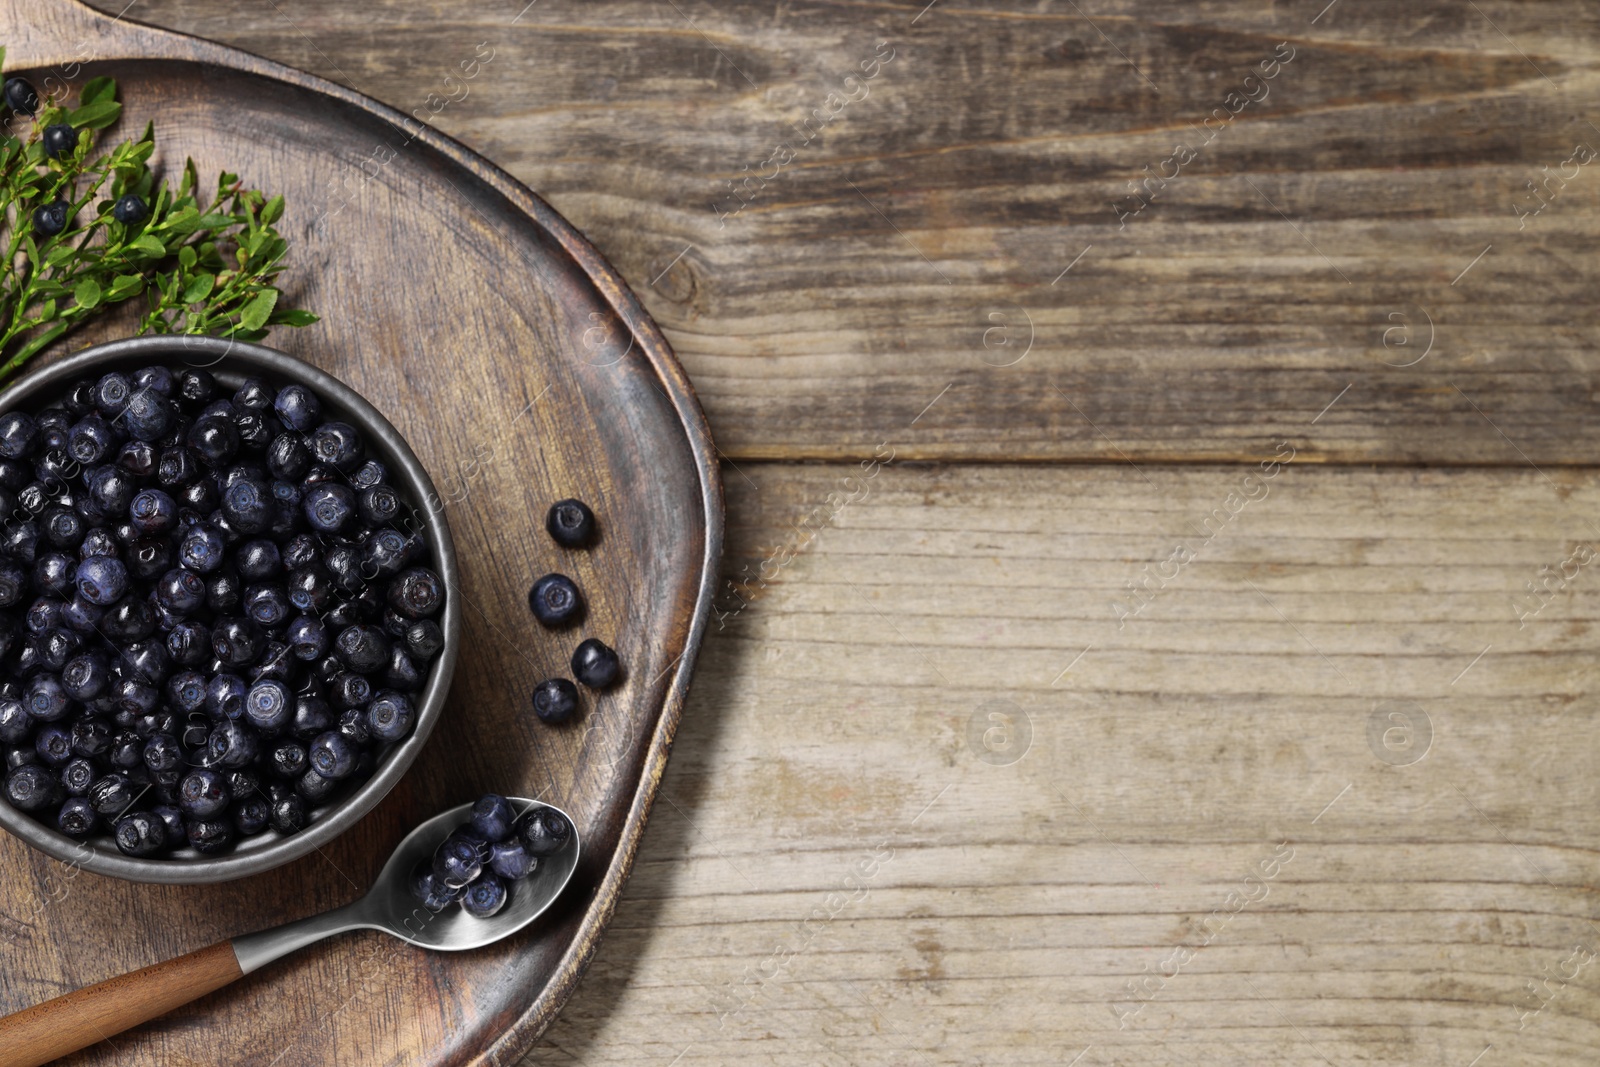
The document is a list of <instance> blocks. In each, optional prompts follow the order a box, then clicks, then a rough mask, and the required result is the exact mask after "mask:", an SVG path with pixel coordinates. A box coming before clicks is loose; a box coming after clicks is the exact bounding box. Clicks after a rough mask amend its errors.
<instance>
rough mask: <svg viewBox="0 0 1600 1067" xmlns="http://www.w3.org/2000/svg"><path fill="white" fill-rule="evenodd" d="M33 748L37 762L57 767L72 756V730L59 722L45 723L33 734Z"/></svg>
mask: <svg viewBox="0 0 1600 1067" xmlns="http://www.w3.org/2000/svg"><path fill="white" fill-rule="evenodd" d="M33 750H34V751H35V752H37V753H38V754H39V762H41V763H43V764H45V765H46V766H50V767H59V766H61V765H62V764H63V763H66V762H67V761H68V760H70V759H71V758H72V731H71V730H69V729H68V728H67V727H65V726H62V725H61V724H60V723H54V722H52V723H47V724H45V725H44V726H42V727H40V728H39V732H38V733H36V734H34V735H33Z"/></svg>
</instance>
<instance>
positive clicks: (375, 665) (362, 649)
mask: <svg viewBox="0 0 1600 1067" xmlns="http://www.w3.org/2000/svg"><path fill="white" fill-rule="evenodd" d="M333 650H334V653H335V654H336V655H337V656H338V657H339V659H340V661H341V662H343V663H344V665H345V666H346V667H348V668H349V669H350V670H352V671H356V672H358V673H361V674H370V673H371V672H373V671H375V670H378V669H379V668H380V667H383V666H384V665H386V664H387V663H388V661H389V638H388V637H387V636H385V635H384V632H383V631H382V630H380V629H379V628H378V627H376V626H370V625H356V626H349V627H346V628H345V629H344V630H342V631H340V633H339V636H338V637H337V638H335V639H334V642H333Z"/></svg>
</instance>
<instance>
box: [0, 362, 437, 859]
mask: <svg viewBox="0 0 1600 1067" xmlns="http://www.w3.org/2000/svg"><path fill="white" fill-rule="evenodd" d="M163 356H164V357H165V359H166V360H167V361H168V362H169V363H172V362H177V361H180V360H181V361H182V362H183V363H185V364H187V365H188V366H189V367H193V368H195V369H202V370H211V369H213V368H220V369H223V370H226V371H237V370H240V369H243V370H245V371H246V372H249V371H251V370H255V371H258V372H265V373H266V374H267V375H268V376H269V377H271V376H276V377H278V378H281V379H286V380H292V381H296V382H299V383H300V384H303V385H306V386H308V387H309V388H311V389H312V390H314V391H315V392H316V393H317V394H318V396H319V397H321V398H322V399H323V400H324V401H326V402H327V403H328V406H330V407H332V408H335V409H337V410H338V411H339V412H340V413H341V414H343V415H345V416H346V417H348V418H349V419H350V420H351V421H352V422H354V423H355V425H356V429H357V430H359V431H360V432H361V434H362V436H363V438H364V439H365V440H366V441H368V442H369V444H376V445H377V446H378V447H379V449H380V450H381V451H382V452H384V453H385V455H384V456H383V458H384V459H385V460H386V461H387V460H391V459H392V460H393V463H392V464H391V466H392V467H393V468H394V471H392V475H393V476H394V481H395V484H396V488H398V489H400V490H401V492H402V495H404V496H409V497H412V498H413V500H414V501H415V502H416V504H417V505H418V506H416V512H417V513H418V514H420V515H421V516H422V518H423V522H424V527H425V529H426V530H427V533H428V537H429V539H430V542H431V546H432V550H433V556H434V558H433V561H432V565H433V567H434V569H435V570H437V571H438V572H439V576H440V578H441V579H442V580H443V582H444V587H445V605H444V613H443V616H442V618H441V619H440V628H441V629H442V630H443V631H444V648H443V650H442V651H441V652H440V654H439V656H438V658H437V659H436V660H435V661H434V663H433V666H432V669H431V670H430V672H429V675H428V681H427V684H426V685H425V686H424V687H423V690H422V693H421V696H420V697H419V698H418V703H417V723H416V726H415V727H414V728H413V729H412V732H411V736H409V737H408V738H406V739H405V740H404V741H402V742H401V743H400V744H399V745H398V746H395V747H393V748H391V749H390V750H389V751H388V752H387V753H386V754H385V757H384V759H383V763H382V765H381V766H380V767H379V768H378V769H377V772H376V773H375V774H373V776H372V777H371V778H370V779H368V780H367V781H366V782H365V783H364V784H363V785H362V786H361V787H360V788H359V789H357V790H356V791H355V792H354V793H352V794H351V795H350V796H348V797H346V798H345V799H344V800H343V801H341V802H339V803H338V804H337V805H336V806H334V807H333V808H332V809H330V810H329V811H328V813H327V814H325V815H323V816H321V817H320V818H317V819H316V820H315V821H313V822H312V823H311V824H310V825H308V826H307V827H306V828H305V829H304V830H301V831H300V832H299V833H297V834H293V835H291V836H288V837H283V836H281V835H278V834H276V832H275V831H273V830H271V829H268V830H267V831H266V832H265V833H264V834H263V835H262V838H258V839H256V840H262V839H265V838H266V837H267V835H271V836H272V837H273V838H275V839H274V840H269V841H267V842H266V843H265V844H262V845H260V846H247V847H246V848H245V849H244V850H243V851H235V852H229V853H227V854H225V855H220V856H200V857H198V858H195V857H181V858H176V859H140V858H136V857H133V856H125V855H123V854H122V853H121V852H118V851H117V850H116V849H115V848H114V847H112V848H109V849H107V848H105V847H103V846H97V845H94V844H91V843H90V842H87V841H78V840H75V839H73V838H70V837H67V836H66V835H65V834H62V833H60V832H58V831H56V830H53V829H51V828H50V827H48V826H46V825H45V824H44V823H42V822H39V821H38V820H36V819H35V818H34V817H33V816H32V815H29V814H28V813H27V812H24V811H21V810H19V809H17V808H13V807H12V806H11V805H10V804H9V803H7V802H5V801H4V800H3V799H0V826H3V827H4V828H5V829H6V830H7V831H9V832H10V833H11V834H13V835H14V836H16V837H18V838H21V839H22V840H23V841H25V842H27V843H28V844H29V845H31V846H33V847H34V848H36V849H38V850H39V851H41V852H44V853H45V854H46V855H49V856H51V857H53V858H55V859H57V860H60V861H61V862H62V863H65V864H67V865H68V866H71V867H75V868H79V869H82V870H86V871H92V872H94V873H96V874H103V875H109V876H111V877H114V878H123V879H127V880H129V881H135V882H147V883H160V884H165V885H204V884H210V883H216V882H226V881H232V880H234V879H238V878H247V877H250V876H251V875H256V874H261V873H263V872H266V871H270V870H272V869H274V868H276V867H281V866H283V865H284V864H286V863H290V862H292V861H294V860H296V859H299V858H301V857H303V856H305V855H307V854H308V853H310V852H312V851H314V850H317V849H319V848H320V847H321V846H322V845H325V844H327V843H328V842H330V841H332V840H333V839H334V838H336V837H338V836H339V835H341V834H343V833H344V832H345V831H346V830H349V829H350V828H351V827H352V826H354V825H355V824H356V823H358V822H359V821H360V820H361V819H362V818H363V817H365V816H366V814H367V813H368V812H370V811H371V810H372V809H373V808H374V807H376V806H377V804H378V802H379V801H381V800H382V799H383V798H384V797H385V796H387V795H388V793H389V791H390V790H391V789H393V788H394V787H395V785H396V784H398V783H399V781H400V779H401V778H402V777H404V775H405V773H406V771H408V770H409V769H410V767H411V764H412V763H413V762H414V761H415V760H416V758H417V755H418V753H420V752H421V751H422V748H423V746H424V745H425V744H426V743H427V741H428V737H429V735H430V734H432V732H433V728H434V726H435V725H436V724H437V723H438V720H439V718H440V716H441V714H442V713H443V710H444V703H445V699H446V697H447V695H448V693H449V688H450V681H451V678H452V677H453V675H454V673H455V667H456V657H457V655H458V653H459V651H460V636H461V605H460V599H461V598H460V593H459V590H460V572H459V570H458V568H457V562H456V555H455V546H454V544H453V542H452V541H451V539H450V528H449V525H448V524H447V523H446V522H445V518H444V506H443V504H442V502H441V501H440V498H439V494H438V493H437V492H436V491H435V489H434V485H433V480H432V479H431V478H429V477H428V472H427V470H426V468H424V467H423V465H422V462H421V461H420V460H419V459H417V456H416V454H415V453H414V452H412V451H411V447H410V445H408V444H407V443H406V440H405V438H404V437H402V436H401V434H400V432H399V431H398V430H396V429H395V427H394V425H393V424H392V423H390V422H389V420H388V419H387V418H385V417H384V416H383V414H382V413H381V412H380V411H378V409H377V408H375V407H373V406H372V404H371V403H370V402H369V401H367V400H366V398H365V397H363V396H361V394H360V393H358V392H356V391H355V390H354V389H352V388H351V387H350V386H348V385H346V384H345V383H344V382H342V381H340V380H339V379H338V378H335V377H333V376H332V375H331V374H328V373H327V372H326V371H323V370H321V369H319V368H317V367H314V366H312V365H311V364H310V363H307V362H305V361H304V360H302V359H299V358H297V357H295V356H291V355H289V354H288V353H286V352H282V351H279V350H278V349H275V348H268V347H266V346H264V345H258V344H250V343H247V342H243V341H236V340H232V339H229V338H221V337H210V336H202V335H198V334H184V335H170V334H168V335H157V336H148V337H130V338H124V339H122V340H117V341H108V342H106V343H104V344H98V345H94V346H92V347H90V348H86V349H84V350H83V351H81V352H77V353H74V354H73V355H71V356H67V357H65V358H64V359H61V360H59V361H56V362H53V363H51V364H49V365H48V366H45V367H41V368H39V369H38V370H35V371H33V372H31V373H29V374H26V375H24V376H23V377H21V378H19V379H18V380H17V381H16V382H14V383H12V384H11V385H9V386H7V387H6V388H5V390H4V391H0V413H4V412H7V411H10V410H11V409H12V408H15V407H17V406H18V405H19V404H21V403H27V402H37V401H38V400H39V399H40V398H41V396H44V395H48V394H49V393H50V392H51V391H53V390H56V389H59V388H60V387H61V386H63V385H65V384H66V383H67V382H68V381H70V380H71V379H73V378H75V377H78V376H80V375H82V374H84V373H85V372H86V371H89V370H90V369H92V368H98V367H105V366H116V365H121V364H124V363H136V362H139V361H149V362H157V361H160V360H161V359H162V358H163ZM230 360H231V361H234V362H233V364H232V365H229V364H228V363H227V361H230Z"/></svg>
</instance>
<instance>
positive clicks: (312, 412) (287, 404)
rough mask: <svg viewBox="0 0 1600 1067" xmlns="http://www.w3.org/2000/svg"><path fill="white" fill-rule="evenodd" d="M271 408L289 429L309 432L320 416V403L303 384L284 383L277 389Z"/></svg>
mask: <svg viewBox="0 0 1600 1067" xmlns="http://www.w3.org/2000/svg"><path fill="white" fill-rule="evenodd" d="M272 410H273V411H274V412H276V413H277V416H278V419H279V420H280V421H281V422H282V423H283V424H284V425H285V426H287V427H288V428H289V429H291V430H296V431H298V432H300V433H310V432H311V430H312V429H313V428H314V427H315V426H316V425H317V422H318V420H319V419H320V418H321V417H322V403H321V401H319V400H318V399H317V397H316V394H315V393H313V392H312V391H311V390H309V389H307V388H306V387H305V386H303V385H286V386H284V387H283V388H282V389H280V390H279V391H278V396H277V399H276V400H274V401H273V403H272Z"/></svg>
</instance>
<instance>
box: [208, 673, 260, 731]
mask: <svg viewBox="0 0 1600 1067" xmlns="http://www.w3.org/2000/svg"><path fill="white" fill-rule="evenodd" d="M249 691H250V687H249V686H248V685H246V684H245V681H244V679H243V678H241V677H239V676H238V675H237V674H228V673H226V672H223V673H219V674H214V675H212V676H211V680H210V681H209V682H207V683H206V714H207V715H210V716H211V717H212V718H213V719H218V720H221V719H237V718H239V716H241V715H243V714H244V698H245V696H246V694H247V693H249Z"/></svg>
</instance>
